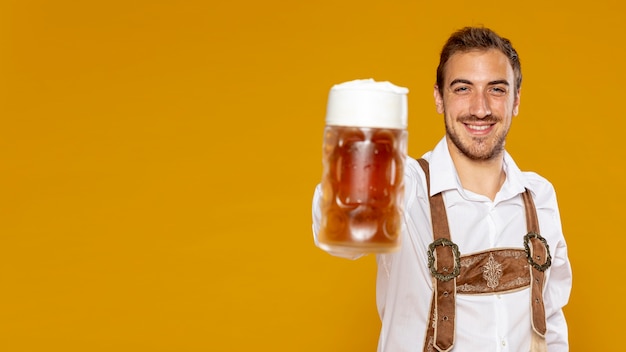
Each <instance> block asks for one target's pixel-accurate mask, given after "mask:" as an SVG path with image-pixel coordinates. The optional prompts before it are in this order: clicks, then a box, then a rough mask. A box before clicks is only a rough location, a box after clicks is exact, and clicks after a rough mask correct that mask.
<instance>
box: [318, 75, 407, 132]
mask: <svg viewBox="0 0 626 352" xmlns="http://www.w3.org/2000/svg"><path fill="white" fill-rule="evenodd" d="M408 92H409V90H408V89H407V88H404V87H399V86H396V85H394V84H393V83H391V82H387V81H385V82H377V81H375V80H374V79H372V78H369V79H357V80H353V81H348V82H344V83H340V84H336V85H334V86H333V87H332V88H331V89H330V93H329V94H328V103H327V107H326V124H327V125H333V126H355V127H373V128H395V129H404V128H406V127H407V115H408V113H407V97H406V95H407V93H408Z"/></svg>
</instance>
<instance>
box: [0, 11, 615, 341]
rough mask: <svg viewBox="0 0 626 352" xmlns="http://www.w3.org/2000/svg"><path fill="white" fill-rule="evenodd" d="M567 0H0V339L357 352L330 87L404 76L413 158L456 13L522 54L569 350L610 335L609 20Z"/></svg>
mask: <svg viewBox="0 0 626 352" xmlns="http://www.w3.org/2000/svg"><path fill="white" fill-rule="evenodd" d="M576 4H578V3H577V2H571V1H565V0H559V1H545V0H543V1H538V0H534V1H524V2H521V3H520V2H510V1H509V2H502V1H498V2H496V1H484V2H480V3H477V2H467V1H458V0H452V1H447V2H440V1H419V0H413V1H409V0H403V1H371V0H361V1H356V0H319V1H291V2H286V1H278V0H268V1H236V0H235V1H212V0H210V1H200V0H195V1H191V0H190V1H174V0H170V1H165V0H141V1H139V0H138V1H121V0H109V1H103V0H95V1H69V0H57V1H44V0H12V1H7V0H2V1H1V2H0V60H1V61H0V99H1V101H0V104H1V105H0V108H1V110H0V114H1V115H0V117H1V120H0V350H1V351H7V352H22V351H24V352H25V351H65V352H70V351H326V352H334V351H337V352H339V351H341V352H344V351H374V350H375V348H376V343H377V338H378V330H379V321H378V316H377V313H376V309H375V298H374V291H375V288H374V284H375V262H374V258H373V257H372V256H368V257H365V258H362V259H360V260H358V261H347V260H343V259H339V258H334V257H331V256H329V255H327V254H326V253H324V252H322V251H321V250H319V249H317V248H315V247H314V245H313V242H312V235H311V229H310V226H311V215H310V212H311V208H310V204H311V197H312V192H313V188H314V186H315V184H316V183H317V182H318V180H319V178H320V176H321V142H322V129H323V125H324V121H323V119H324V114H325V104H326V97H327V94H328V90H329V89H330V87H331V86H332V85H333V84H335V83H340V82H343V81H347V80H352V79H357V78H370V77H371V78H375V79H377V80H388V81H391V82H393V83H395V84H398V85H401V86H405V87H408V88H409V89H410V93H409V118H410V122H409V124H410V127H409V151H410V154H411V155H413V156H420V155H421V154H422V153H424V152H425V151H427V150H430V149H431V148H432V147H433V146H434V144H435V143H436V142H437V141H438V140H439V139H440V138H441V136H442V134H443V132H444V131H443V121H442V118H441V116H439V115H437V114H436V112H435V108H434V103H433V100H432V85H433V83H434V79H435V68H436V64H437V60H438V58H437V55H438V52H439V50H440V48H441V45H442V44H443V42H444V41H445V39H446V38H447V36H448V35H449V34H450V33H451V32H452V31H454V30H456V29H458V28H460V27H462V26H465V25H486V26H488V27H491V28H493V29H495V30H496V31H498V32H499V33H501V34H502V35H504V36H506V37H508V38H510V39H511V40H512V41H513V43H514V45H515V46H516V47H517V49H518V51H519V52H520V55H521V59H522V67H523V72H524V83H523V88H522V104H521V110H520V115H519V116H518V117H516V118H515V120H514V122H513V129H512V132H511V134H510V137H509V140H508V144H507V147H508V149H509V151H510V152H511V154H512V155H513V156H514V157H515V158H516V160H517V162H518V164H519V165H520V167H521V168H522V169H532V170H534V171H537V172H539V173H540V174H542V175H544V176H546V177H547V178H549V179H550V180H551V181H552V182H553V184H554V186H555V187H556V189H557V192H558V196H559V202H560V205H561V213H562V218H563V227H564V231H565V234H566V237H567V239H568V243H569V252H570V258H571V261H572V265H573V270H574V275H575V276H574V287H573V293H572V297H571V301H570V304H569V305H568V306H567V308H566V315H567V318H568V320H569V325H570V340H571V350H572V351H574V352H582V351H601V350H607V351H608V350H610V351H616V350H619V348H620V347H616V346H622V345H623V343H621V342H620V341H616V338H617V339H620V338H621V337H622V335H623V333H624V331H623V317H624V316H625V315H626V306H625V303H624V301H623V299H624V297H625V296H626V292H625V289H624V287H625V285H623V283H621V281H620V280H621V277H622V276H623V268H624V261H623V260H624V257H625V255H624V253H623V250H624V247H625V244H626V243H625V239H624V226H623V221H624V210H625V206H624V203H623V202H624V199H626V191H625V187H624V184H623V183H624V180H625V166H624V163H625V162H626V158H625V156H626V155H625V151H626V148H625V147H624V139H623V138H624V137H623V136H624V130H625V127H626V124H625V122H624V121H625V120H626V116H625V111H624V99H625V93H626V89H625V88H624V87H625V86H626V84H625V82H626V69H625V65H624V58H625V57H626V49H625V47H626V45H625V44H626V43H625V42H624V39H623V38H624V37H623V34H624V33H626V24H625V22H626V21H625V17H626V16H625V15H624V13H625V12H624V8H623V5H621V3H620V2H619V1H617V0H615V1H609V0H598V1H593V2H591V3H590V2H585V3H584V5H576ZM581 4H582V3H581ZM425 299H429V298H426V297H425Z"/></svg>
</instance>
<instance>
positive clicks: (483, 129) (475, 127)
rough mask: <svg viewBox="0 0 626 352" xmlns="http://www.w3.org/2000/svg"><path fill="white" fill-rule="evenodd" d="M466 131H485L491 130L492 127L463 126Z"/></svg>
mask: <svg viewBox="0 0 626 352" xmlns="http://www.w3.org/2000/svg"><path fill="white" fill-rule="evenodd" d="M465 126H466V127H467V128H468V129H470V130H472V131H485V130H488V129H489V128H491V126H493V125H467V124H466V125H465Z"/></svg>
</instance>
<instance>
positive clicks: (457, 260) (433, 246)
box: [428, 238, 461, 281]
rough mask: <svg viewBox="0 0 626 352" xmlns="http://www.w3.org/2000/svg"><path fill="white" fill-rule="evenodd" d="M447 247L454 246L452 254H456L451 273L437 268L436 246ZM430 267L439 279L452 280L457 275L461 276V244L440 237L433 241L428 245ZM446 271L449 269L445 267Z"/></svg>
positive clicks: (431, 271)
mask: <svg viewBox="0 0 626 352" xmlns="http://www.w3.org/2000/svg"><path fill="white" fill-rule="evenodd" d="M439 246H442V247H445V246H450V247H451V248H452V254H454V268H453V270H452V272H451V273H449V274H442V273H440V272H438V271H437V269H436V268H435V254H434V253H435V249H436V247H439ZM428 268H429V269H430V273H431V274H432V275H433V276H434V277H435V278H436V279H437V280H439V281H450V280H452V279H454V278H455V277H457V276H459V274H460V273H461V253H460V252H459V246H457V245H456V244H455V243H454V242H452V241H450V240H448V239H445V238H438V239H436V240H435V241H434V242H433V243H431V244H430V245H428ZM444 271H447V270H446V269H445V268H444Z"/></svg>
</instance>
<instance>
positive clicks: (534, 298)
mask: <svg viewBox="0 0 626 352" xmlns="http://www.w3.org/2000/svg"><path fill="white" fill-rule="evenodd" d="M418 162H419V164H420V166H421V167H422V169H423V170H424V172H425V174H426V181H427V184H428V194H430V176H429V171H428V162H427V161H426V160H424V159H418ZM522 198H523V201H524V206H525V209H526V225H527V230H528V234H527V235H526V236H524V242H523V243H524V249H520V248H496V249H492V250H487V251H482V252H478V253H474V254H471V255H463V256H462V255H460V252H459V250H458V247H457V245H456V244H454V243H453V242H452V241H451V239H450V230H449V227H448V218H447V214H446V209H445V205H444V202H443V196H442V194H441V193H438V194H435V195H433V196H431V197H430V211H431V221H432V226H433V237H434V241H433V243H432V244H431V245H430V246H429V253H428V256H429V263H428V264H429V268H430V270H431V274H432V276H433V297H432V301H431V309H430V320H431V323H430V324H429V325H428V328H427V331H426V338H425V341H424V351H426V352H430V351H442V352H443V351H450V350H451V349H452V347H453V345H454V334H455V315H456V312H455V310H456V305H455V297H456V295H457V294H470V295H484V294H500V293H506V292H512V291H517V290H521V289H525V288H527V287H530V289H531V295H530V296H531V298H530V299H531V325H532V329H533V332H532V341H531V351H533V352H540V351H545V350H546V344H545V333H546V319H545V309H544V305H543V294H542V291H543V285H544V271H545V270H546V269H547V268H548V267H549V266H550V264H551V257H550V252H549V248H548V244H547V243H546V241H545V239H544V238H543V237H541V236H540V235H539V224H538V220H537V212H536V209H535V205H534V202H533V199H532V196H531V194H530V191H529V190H528V189H527V190H526V192H524V193H522ZM539 263H541V264H539Z"/></svg>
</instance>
